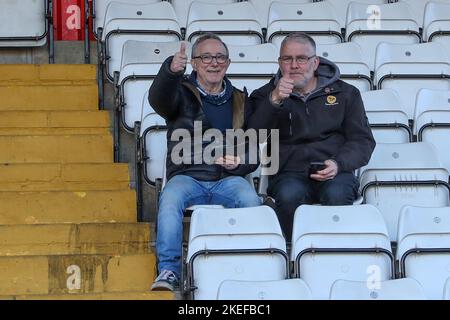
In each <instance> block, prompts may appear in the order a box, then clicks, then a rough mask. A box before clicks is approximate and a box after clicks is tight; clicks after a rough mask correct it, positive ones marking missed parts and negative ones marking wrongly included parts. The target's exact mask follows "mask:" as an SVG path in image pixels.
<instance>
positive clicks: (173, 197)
mask: <svg viewBox="0 0 450 320" xmlns="http://www.w3.org/2000/svg"><path fill="white" fill-rule="evenodd" d="M199 204H215V205H223V206H224V207H225V208H244V207H257V206H260V205H261V199H260V198H259V196H258V195H257V194H256V192H255V190H254V188H253V186H252V185H250V183H249V182H248V181H247V180H245V179H244V178H242V177H238V176H231V177H227V178H224V179H221V180H218V181H199V180H196V179H194V178H191V177H189V176H184V175H177V176H174V177H173V178H171V179H170V180H169V181H168V182H167V184H166V186H165V187H164V189H163V191H162V193H161V196H160V199H159V211H158V230H157V235H156V251H157V255H158V269H159V271H160V272H161V270H164V269H165V270H170V271H173V272H174V273H175V274H176V275H177V276H178V277H180V274H181V250H182V248H181V246H182V237H183V214H184V210H185V209H186V208H188V207H190V206H192V205H199Z"/></svg>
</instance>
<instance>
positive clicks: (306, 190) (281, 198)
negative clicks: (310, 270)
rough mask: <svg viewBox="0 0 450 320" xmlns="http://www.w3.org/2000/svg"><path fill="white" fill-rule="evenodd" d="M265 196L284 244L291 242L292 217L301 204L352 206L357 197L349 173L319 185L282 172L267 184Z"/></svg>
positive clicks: (341, 174)
mask: <svg viewBox="0 0 450 320" xmlns="http://www.w3.org/2000/svg"><path fill="white" fill-rule="evenodd" d="M267 194H268V195H270V196H271V197H272V198H274V199H275V204H276V211H277V216H278V220H279V221H280V225H281V229H282V230H283V233H284V236H285V238H286V240H287V241H291V237H292V224H293V221H294V213H295V210H296V209H297V207H298V206H300V205H302V204H318V203H320V204H322V205H325V206H341V205H352V204H353V201H354V200H355V199H356V198H357V196H358V181H357V179H356V177H355V175H354V174H353V173H349V172H342V173H338V174H337V175H336V177H334V179H331V180H327V181H323V182H319V181H315V180H312V179H310V178H309V176H308V175H306V174H302V173H295V172H284V173H281V174H280V175H278V176H276V177H274V178H273V180H271V181H270V182H269V188H268V190H267Z"/></svg>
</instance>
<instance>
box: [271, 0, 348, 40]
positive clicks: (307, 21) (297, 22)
mask: <svg viewBox="0 0 450 320" xmlns="http://www.w3.org/2000/svg"><path fill="white" fill-rule="evenodd" d="M297 30H302V31H303V32H305V33H308V34H309V35H310V36H311V37H312V38H313V39H314V41H315V42H316V43H318V44H333V43H340V42H341V41H342V35H341V25H340V24H339V22H338V21H337V17H336V15H335V11H334V7H333V5H331V4H329V3H327V2H314V3H299V4H297V3H283V2H273V3H272V4H271V5H270V9H269V20H268V24H267V41H268V42H272V43H273V44H275V45H276V46H277V48H280V45H281V41H282V40H283V39H284V37H285V36H286V35H287V34H289V33H291V32H293V31H297Z"/></svg>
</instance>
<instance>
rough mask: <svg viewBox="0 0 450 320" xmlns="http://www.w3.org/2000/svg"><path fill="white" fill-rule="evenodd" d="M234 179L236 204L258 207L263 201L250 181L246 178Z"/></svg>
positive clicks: (240, 206)
mask: <svg viewBox="0 0 450 320" xmlns="http://www.w3.org/2000/svg"><path fill="white" fill-rule="evenodd" d="M238 178H239V179H235V180H234V186H233V187H234V188H235V190H234V191H235V197H236V206H237V207H238V208H246V207H257V206H260V205H261V203H262V201H261V198H260V197H259V196H258V194H257V193H256V191H255V189H254V188H253V186H252V185H250V183H249V182H248V181H247V180H245V179H244V178H241V177H238Z"/></svg>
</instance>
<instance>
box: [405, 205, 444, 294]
mask: <svg viewBox="0 0 450 320" xmlns="http://www.w3.org/2000/svg"><path fill="white" fill-rule="evenodd" d="M397 260H398V261H399V268H400V273H401V275H402V276H403V277H408V278H413V279H415V280H417V281H418V282H419V283H420V284H421V285H422V287H423V288H424V291H425V294H426V296H427V298H428V299H433V300H435V299H442V298H443V293H444V288H445V284H446V281H447V279H448V278H449V277H450V270H449V268H448V262H449V260H450V207H448V206H447V207H441V208H429V207H413V206H405V207H404V208H403V209H402V211H401V213H400V219H399V224H398V248H397Z"/></svg>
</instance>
